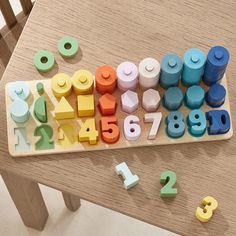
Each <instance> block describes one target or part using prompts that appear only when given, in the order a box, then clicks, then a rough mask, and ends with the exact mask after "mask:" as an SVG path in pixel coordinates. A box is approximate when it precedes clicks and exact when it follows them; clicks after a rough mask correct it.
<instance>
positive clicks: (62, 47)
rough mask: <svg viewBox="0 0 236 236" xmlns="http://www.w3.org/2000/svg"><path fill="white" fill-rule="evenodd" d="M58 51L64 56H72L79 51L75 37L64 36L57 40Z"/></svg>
mask: <svg viewBox="0 0 236 236" xmlns="http://www.w3.org/2000/svg"><path fill="white" fill-rule="evenodd" d="M66 44H70V46H71V47H70V48H69V49H67V48H66V47H65V46H66ZM58 51H59V53H60V54H61V55H62V56H63V57H65V58H72V57H74V56H75V55H76V54H77V52H78V51H79V44H78V41H77V40H76V39H75V38H72V37H69V36H65V37H63V38H62V39H60V41H59V42H58Z"/></svg>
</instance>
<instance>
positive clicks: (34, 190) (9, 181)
mask: <svg viewBox="0 0 236 236" xmlns="http://www.w3.org/2000/svg"><path fill="white" fill-rule="evenodd" d="M1 175H2V178H3V180H4V182H5V184H6V187H7V189H8V191H9V193H10V195H11V198H12V200H13V202H14V203H15V206H16V208H17V210H18V212H19V214H20V216H21V219H22V220H23V222H24V224H25V225H26V226H28V227H31V228H34V229H37V230H43V228H44V225H45V224H46V221H47V218H48V211H47V208H46V205H45V203H44V200H43V197H42V194H41V191H40V189H39V186H38V184H37V183H35V182H33V181H30V180H28V179H24V178H22V177H20V176H17V175H14V174H10V173H8V172H5V171H1Z"/></svg>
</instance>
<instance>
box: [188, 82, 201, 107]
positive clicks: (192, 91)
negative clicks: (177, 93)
mask: <svg viewBox="0 0 236 236" xmlns="http://www.w3.org/2000/svg"><path fill="white" fill-rule="evenodd" d="M204 99H205V91H204V89H203V88H201V86H198V85H193V86H191V87H189V88H188V90H187V92H186V94H185V102H186V105H187V106H188V107H189V108H190V109H198V108H200V107H201V106H202V104H203V102H204Z"/></svg>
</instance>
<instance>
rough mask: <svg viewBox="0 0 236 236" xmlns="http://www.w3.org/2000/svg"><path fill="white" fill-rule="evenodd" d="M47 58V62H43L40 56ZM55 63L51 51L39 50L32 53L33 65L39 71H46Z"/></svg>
mask: <svg viewBox="0 0 236 236" xmlns="http://www.w3.org/2000/svg"><path fill="white" fill-rule="evenodd" d="M44 57H45V58H47V62H45V63H43V62H42V61H41V60H42V58H44ZM54 64H55V59H54V56H53V54H52V53H51V52H49V51H45V50H41V51H38V52H37V53H36V54H35V55H34V66H35V67H36V68H37V69H38V70H39V71H40V72H48V71H50V70H51V69H52V68H53V66H54Z"/></svg>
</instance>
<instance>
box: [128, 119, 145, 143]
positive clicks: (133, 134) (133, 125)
mask: <svg viewBox="0 0 236 236" xmlns="http://www.w3.org/2000/svg"><path fill="white" fill-rule="evenodd" d="M138 122H139V118H138V117H137V116H133V115H130V116H127V117H126V118H125V120H124V135H125V138H126V139H127V140H130V141H135V140H137V139H138V138H139V137H140V135H141V127H140V125H139V124H138Z"/></svg>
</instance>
